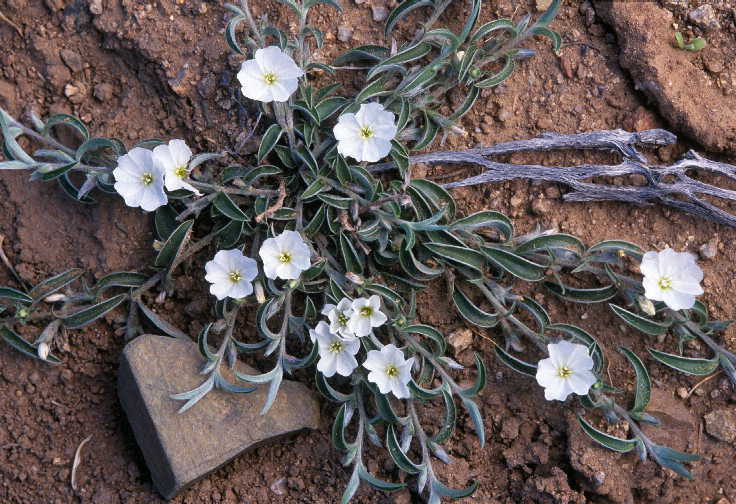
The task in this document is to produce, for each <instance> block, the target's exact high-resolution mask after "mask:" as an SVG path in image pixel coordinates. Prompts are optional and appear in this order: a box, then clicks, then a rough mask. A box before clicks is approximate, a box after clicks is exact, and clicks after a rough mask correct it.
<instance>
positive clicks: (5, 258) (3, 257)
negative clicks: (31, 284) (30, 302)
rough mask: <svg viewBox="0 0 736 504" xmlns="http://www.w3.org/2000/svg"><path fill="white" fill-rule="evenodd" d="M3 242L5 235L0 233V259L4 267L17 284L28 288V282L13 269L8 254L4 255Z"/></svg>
mask: <svg viewBox="0 0 736 504" xmlns="http://www.w3.org/2000/svg"><path fill="white" fill-rule="evenodd" d="M4 242H5V235H2V234H0V261H2V263H3V264H4V265H5V267H6V268H8V271H10V272H11V273H12V274H13V276H14V277H15V279H16V280H17V281H18V283H19V284H21V285H22V286H23V287H24V288H25V289H28V284H27V283H26V282H25V281H24V280H23V279H22V278H21V277H20V275H19V274H18V272H17V271H15V268H14V267H13V264H12V263H11V262H10V259H8V256H7V255H5V248H4V247H3V243H4Z"/></svg>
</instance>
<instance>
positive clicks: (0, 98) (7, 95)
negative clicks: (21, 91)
mask: <svg viewBox="0 0 736 504" xmlns="http://www.w3.org/2000/svg"><path fill="white" fill-rule="evenodd" d="M0 105H2V106H3V107H5V108H10V107H11V106H12V105H15V86H14V85H13V84H12V83H10V82H8V81H4V80H2V79H0Z"/></svg>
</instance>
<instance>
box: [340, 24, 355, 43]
mask: <svg viewBox="0 0 736 504" xmlns="http://www.w3.org/2000/svg"><path fill="white" fill-rule="evenodd" d="M351 38H353V29H352V28H351V27H350V26H348V25H340V26H338V27H337V40H339V41H340V42H349V41H350V39H351Z"/></svg>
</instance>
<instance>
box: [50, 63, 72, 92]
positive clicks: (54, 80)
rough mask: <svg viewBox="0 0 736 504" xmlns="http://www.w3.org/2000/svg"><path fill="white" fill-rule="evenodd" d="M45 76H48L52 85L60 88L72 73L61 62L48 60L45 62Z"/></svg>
mask: <svg viewBox="0 0 736 504" xmlns="http://www.w3.org/2000/svg"><path fill="white" fill-rule="evenodd" d="M46 77H48V79H49V82H50V83H51V85H52V86H54V87H55V88H57V89H61V88H62V87H63V86H64V84H66V83H67V82H69V80H70V79H71V78H72V73H71V72H70V71H69V69H68V68H67V67H66V66H65V65H62V64H61V62H59V63H55V62H54V63H51V62H49V63H47V64H46Z"/></svg>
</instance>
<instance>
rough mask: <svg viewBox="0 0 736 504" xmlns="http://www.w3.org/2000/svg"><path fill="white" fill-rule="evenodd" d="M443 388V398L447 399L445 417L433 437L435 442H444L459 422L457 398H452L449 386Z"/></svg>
mask: <svg viewBox="0 0 736 504" xmlns="http://www.w3.org/2000/svg"><path fill="white" fill-rule="evenodd" d="M441 390H442V398H443V399H444V400H445V419H444V420H443V422H442V426H441V427H440V429H439V430H438V431H437V434H435V435H434V436H433V437H432V441H434V442H435V443H444V442H445V441H447V440H448V439H449V438H450V436H452V433H453V432H454V431H455V425H456V424H457V406H456V405H455V400H454V399H453V398H452V394H451V393H450V392H449V390H447V387H442V389H441Z"/></svg>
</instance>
